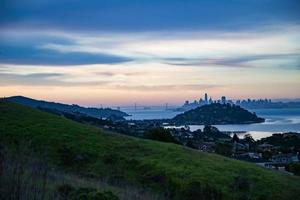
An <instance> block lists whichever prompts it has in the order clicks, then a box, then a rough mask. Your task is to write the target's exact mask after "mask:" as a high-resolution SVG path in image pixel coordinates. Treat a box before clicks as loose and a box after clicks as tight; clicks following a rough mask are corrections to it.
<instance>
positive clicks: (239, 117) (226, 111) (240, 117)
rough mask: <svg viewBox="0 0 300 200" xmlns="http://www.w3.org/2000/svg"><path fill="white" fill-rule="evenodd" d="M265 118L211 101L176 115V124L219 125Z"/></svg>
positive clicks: (236, 107)
mask: <svg viewBox="0 0 300 200" xmlns="http://www.w3.org/2000/svg"><path fill="white" fill-rule="evenodd" d="M264 121H265V119H264V118H261V117H258V116H257V115H256V114H255V113H251V112H250V111H248V110H246V109H244V108H241V107H240V106H237V105H234V104H221V103H212V104H209V105H203V106H200V107H197V108H195V109H192V110H189V111H186V112H184V113H182V114H178V115H176V116H175V117H174V118H173V119H172V122H173V123H174V124H176V125H187V124H188V125H205V124H213V125H221V124H251V123H261V122H264Z"/></svg>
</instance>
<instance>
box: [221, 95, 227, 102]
mask: <svg viewBox="0 0 300 200" xmlns="http://www.w3.org/2000/svg"><path fill="white" fill-rule="evenodd" d="M221 103H222V104H225V103H226V97H225V96H222V97H221Z"/></svg>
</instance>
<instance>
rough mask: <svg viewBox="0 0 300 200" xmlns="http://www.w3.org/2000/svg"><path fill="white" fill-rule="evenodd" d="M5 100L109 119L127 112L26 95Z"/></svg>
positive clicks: (122, 117)
mask: <svg viewBox="0 0 300 200" xmlns="http://www.w3.org/2000/svg"><path fill="white" fill-rule="evenodd" d="M6 100H7V101H10V102H15V103H19V104H22V105H25V106H30V107H34V108H44V109H52V110H58V111H63V112H69V113H81V114H84V115H87V116H91V117H96V118H109V119H118V120H119V119H124V117H125V116H128V114H126V113H124V112H122V111H119V110H113V109H110V108H92V107H89V108H86V107H82V106H78V105H75V104H73V105H68V104H62V103H55V102H48V101H41V100H35V99H31V98H28V97H23V96H13V97H8V98H6Z"/></svg>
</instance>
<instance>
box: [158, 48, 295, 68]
mask: <svg viewBox="0 0 300 200" xmlns="http://www.w3.org/2000/svg"><path fill="white" fill-rule="evenodd" d="M280 59H292V60H296V61H297V60H298V61H299V62H300V52H299V53H282V54H262V55H242V56H237V57H234V56H232V57H228V58H218V59H213V58H211V59H183V58H171V59H166V60H165V61H164V62H165V63H166V64H170V65H178V66H208V65H213V66H225V67H243V68H245V67H256V65H251V62H254V61H261V60H272V61H274V62H276V61H277V60H280ZM249 63H250V64H249ZM298 67H299V63H298V64H296V65H294V68H296V69H297V68H298Z"/></svg>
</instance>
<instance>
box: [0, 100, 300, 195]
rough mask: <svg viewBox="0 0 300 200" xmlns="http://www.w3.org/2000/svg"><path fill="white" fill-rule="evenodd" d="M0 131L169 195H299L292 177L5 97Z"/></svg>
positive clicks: (98, 172) (77, 166)
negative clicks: (111, 129)
mask: <svg viewBox="0 0 300 200" xmlns="http://www.w3.org/2000/svg"><path fill="white" fill-rule="evenodd" d="M0 134H1V135H0V138H1V140H2V142H4V143H11V144H15V143H22V142H29V143H30V147H31V148H32V149H34V151H35V152H38V151H45V152H46V155H47V158H48V159H49V160H50V161H51V163H52V164H54V165H55V166H58V167H60V168H61V169H65V170H68V171H72V172H76V173H80V174H84V175H89V176H96V177H107V178H109V179H111V180H112V181H120V182H121V181H125V182H129V183H133V184H137V185H141V186H144V187H147V188H152V189H153V190H154V191H157V192H158V193H162V194H164V195H165V196H166V197H167V198H170V199H201V198H199V195H200V196H205V197H207V199H212V198H214V199H220V198H221V196H222V199H238V198H250V199H297V198H299V196H300V190H299V188H300V179H299V178H298V177H295V176H290V175H285V174H282V173H279V172H273V171H269V170H265V169H262V168H260V167H257V166H255V165H254V164H250V163H245V162H241V161H236V160H231V159H228V158H225V157H222V156H219V155H214V154H207V153H201V152H198V151H195V150H192V149H188V148H184V147H182V146H179V145H175V144H168V143H161V142H155V141H150V140H143V139H138V138H132V137H128V136H124V135H119V134H115V133H109V132H104V131H102V130H99V129H97V128H94V127H90V126H86V125H82V124H79V123H76V122H73V121H69V120H67V119H64V118H61V117H58V116H55V115H51V114H48V113H44V112H42V111H38V110H36V109H33V108H28V107H24V106H21V105H17V104H14V103H8V102H4V101H0ZM45 158H46V157H45ZM197 195H198V196H197Z"/></svg>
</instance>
